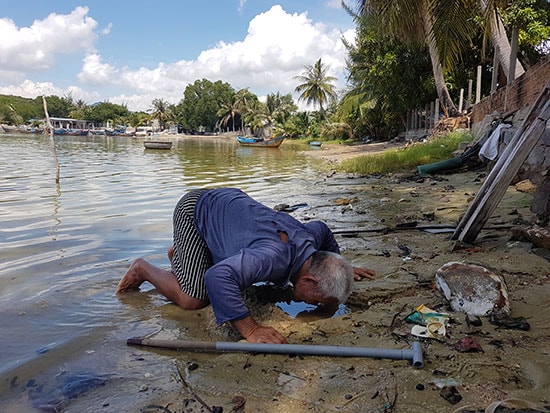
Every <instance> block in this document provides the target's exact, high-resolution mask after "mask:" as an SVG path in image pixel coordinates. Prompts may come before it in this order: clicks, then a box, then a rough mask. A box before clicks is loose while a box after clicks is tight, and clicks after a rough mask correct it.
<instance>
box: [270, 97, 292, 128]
mask: <svg viewBox="0 0 550 413" xmlns="http://www.w3.org/2000/svg"><path fill="white" fill-rule="evenodd" d="M265 104H266V106H267V111H268V113H269V116H270V119H271V122H277V123H279V124H283V123H284V122H285V121H286V120H287V119H288V118H289V117H290V115H291V114H292V113H294V112H296V111H297V110H298V107H297V106H296V104H295V103H294V101H293V100H292V95H291V94H290V93H289V94H287V95H283V96H281V95H280V94H279V92H277V93H276V94H273V93H270V94H269V95H267V98H266V102H265Z"/></svg>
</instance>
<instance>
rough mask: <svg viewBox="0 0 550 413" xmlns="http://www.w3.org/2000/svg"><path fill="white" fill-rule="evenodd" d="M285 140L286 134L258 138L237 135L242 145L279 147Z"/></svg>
mask: <svg viewBox="0 0 550 413" xmlns="http://www.w3.org/2000/svg"><path fill="white" fill-rule="evenodd" d="M284 140H285V137H284V135H281V136H277V137H276V138H270V139H265V138H258V137H255V136H237V142H239V143H240V144H241V146H257V147H260V148H278V147H279V146H281V143H283V141H284Z"/></svg>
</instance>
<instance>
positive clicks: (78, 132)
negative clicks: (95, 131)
mask: <svg viewBox="0 0 550 413" xmlns="http://www.w3.org/2000/svg"><path fill="white" fill-rule="evenodd" d="M53 134H54V135H62V136H88V135H89V134H90V130H89V129H68V128H55V129H54V130H53Z"/></svg>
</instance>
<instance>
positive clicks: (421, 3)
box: [346, 0, 476, 114]
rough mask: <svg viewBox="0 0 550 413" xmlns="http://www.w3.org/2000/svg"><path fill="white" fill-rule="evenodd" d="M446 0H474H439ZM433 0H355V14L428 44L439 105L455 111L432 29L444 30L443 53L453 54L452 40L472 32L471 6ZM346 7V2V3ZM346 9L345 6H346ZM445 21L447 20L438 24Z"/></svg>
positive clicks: (392, 32)
mask: <svg viewBox="0 0 550 413" xmlns="http://www.w3.org/2000/svg"><path fill="white" fill-rule="evenodd" d="M441 1H450V2H453V1H454V2H461V3H463V4H466V3H470V4H474V3H475V1H476V0H441ZM437 3H438V2H437V1H429V0H394V1H390V2H389V1H386V0H359V1H358V9H359V13H358V14H359V16H366V15H369V16H371V17H372V19H373V22H376V24H377V25H378V28H379V30H380V31H381V32H383V33H387V34H389V35H392V36H395V37H396V38H399V39H400V40H402V41H405V42H410V43H411V44H421V45H425V46H427V47H428V51H429V54H430V59H431V62H432V71H433V76H434V81H435V87H436V90H437V95H438V97H439V100H440V105H441V108H442V109H443V111H444V112H446V113H447V114H455V113H456V112H457V109H456V106H455V105H454V103H453V101H452V99H451V95H450V93H449V90H448V88H447V84H446V82H445V77H444V74H443V65H442V63H443V62H444V61H445V59H443V58H442V56H441V50H440V48H438V44H439V43H438V41H437V39H438V38H439V37H438V36H437V33H436V30H445V31H446V35H445V36H447V37H448V38H449V39H450V43H449V45H448V46H447V48H446V49H445V52H446V53H447V54H446V55H445V56H447V55H448V56H453V55H456V53H457V49H458V45H457V43H455V42H454V40H455V39H457V38H464V36H465V35H466V34H468V35H469V34H470V33H472V32H473V27H472V26H473V23H472V22H471V19H470V16H471V10H470V9H468V8H466V7H451V8H450V9H444V8H443V7H441V8H439V7H435V6H436V4H437ZM346 7H347V6H346ZM348 10H349V8H348ZM434 10H435V11H438V12H440V13H441V15H445V16H446V17H440V16H439V15H434ZM444 21H446V22H447V24H446V25H445V24H442V22H444Z"/></svg>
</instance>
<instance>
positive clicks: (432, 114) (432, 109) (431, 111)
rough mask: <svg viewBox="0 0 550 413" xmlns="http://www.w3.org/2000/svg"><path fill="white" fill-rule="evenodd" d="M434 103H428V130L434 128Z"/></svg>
mask: <svg viewBox="0 0 550 413" xmlns="http://www.w3.org/2000/svg"><path fill="white" fill-rule="evenodd" d="M434 108H435V103H434V102H430V128H433V127H434V126H435V122H434V119H435V115H434V113H435V109H434Z"/></svg>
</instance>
